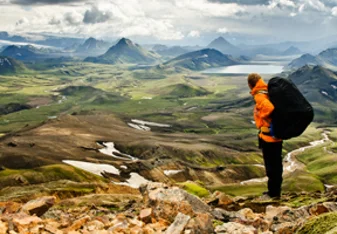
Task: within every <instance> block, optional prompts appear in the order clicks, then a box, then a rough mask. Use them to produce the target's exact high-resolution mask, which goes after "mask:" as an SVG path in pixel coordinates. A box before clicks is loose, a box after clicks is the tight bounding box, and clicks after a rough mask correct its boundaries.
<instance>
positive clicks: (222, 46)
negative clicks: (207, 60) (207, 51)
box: [207, 37, 241, 55]
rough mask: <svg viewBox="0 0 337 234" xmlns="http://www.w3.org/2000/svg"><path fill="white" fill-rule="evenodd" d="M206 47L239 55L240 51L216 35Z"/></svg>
mask: <svg viewBox="0 0 337 234" xmlns="http://www.w3.org/2000/svg"><path fill="white" fill-rule="evenodd" d="M207 48H211V49H216V50H219V51H220V52H222V53H224V54H231V55H239V54H240V53H241V50H240V49H239V48H238V47H236V46H234V45H232V44H231V43H229V42H228V41H227V40H226V39H225V38H223V37H218V38H217V39H215V40H214V41H212V42H211V43H210V44H209V45H208V46H207Z"/></svg>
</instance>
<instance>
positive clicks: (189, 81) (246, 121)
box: [0, 62, 337, 195]
mask: <svg viewBox="0 0 337 234" xmlns="http://www.w3.org/2000/svg"><path fill="white" fill-rule="evenodd" d="M266 78H267V79H268V78H270V77H268V76H267V77H266ZM71 86H74V87H79V88H71V89H67V87H71ZM0 91H1V94H0V105H1V106H6V105H8V104H11V103H20V104H28V105H30V106H31V108H30V109H28V110H22V111H17V112H13V113H10V114H6V115H0V137H2V138H4V139H5V138H6V135H5V134H7V136H10V135H13V134H14V135H15V133H17V132H18V131H22V130H25V131H26V130H27V129H31V128H33V127H35V126H39V125H41V124H45V125H46V126H48V124H54V123H57V121H59V122H60V125H62V124H65V125H66V124H67V123H68V124H69V126H66V127H68V128H73V127H74V126H76V127H77V125H79V124H80V123H81V124H82V125H81V127H82V128H83V129H85V130H86V131H87V132H86V134H88V133H89V132H90V134H92V135H93V136H92V138H90V139H88V137H87V138H86V139H84V136H83V139H81V143H82V144H84V143H85V144H87V145H90V147H92V144H94V143H95V142H94V139H96V140H98V139H99V138H98V137H96V136H94V135H95V134H96V135H100V136H104V137H105V139H107V138H109V137H110V138H112V139H114V138H116V141H117V142H118V147H119V149H122V150H123V152H126V153H129V154H136V155H137V156H139V157H144V160H145V159H146V160H148V159H151V158H153V157H155V158H156V157H158V158H160V157H163V156H168V157H171V158H174V160H181V161H184V162H185V163H188V165H193V166H199V167H200V168H213V169H212V170H215V169H214V168H216V167H224V168H225V169H226V170H227V172H226V173H227V174H226V173H223V174H221V173H220V172H214V171H212V173H213V174H212V176H210V178H213V176H214V175H216V176H217V178H222V179H226V176H227V177H235V178H234V179H233V180H239V179H244V178H246V179H249V178H252V177H262V176H264V173H263V169H262V168H257V167H256V166H254V165H253V164H261V163H262V162H263V160H262V157H261V153H260V152H259V150H258V149H257V136H256V135H257V130H256V129H255V125H254V124H253V123H252V120H253V118H252V111H253V100H252V98H251V97H250V94H249V90H248V87H247V82H246V77H245V76H225V75H216V74H214V75H206V74H201V73H195V72H190V71H186V70H184V71H182V72H176V71H166V70H165V71H164V70H163V71H159V70H158V69H139V68H130V67H127V66H112V65H99V64H91V63H82V62H72V63H64V64H62V65H60V64H55V65H52V64H45V65H40V66H36V67H35V70H29V71H27V73H25V74H19V75H14V76H0ZM0 114H1V113H0ZM67 115H72V116H80V117H79V118H78V119H75V118H74V119H71V120H67V118H65V119H66V120H65V121H69V122H62V121H64V119H63V118H62V117H64V116H67ZM110 115H113V116H115V117H116V118H117V119H119V121H121V122H122V124H123V131H124V133H125V134H126V135H128V134H129V135H133V136H132V137H129V138H128V137H126V136H125V139H123V140H124V141H123V140H121V139H119V138H118V137H116V136H117V135H118V131H112V130H110V132H108V130H109V129H105V130H104V129H103V128H104V127H105V128H108V126H109V122H108V121H110V120H109V118H107V120H102V119H100V118H99V117H97V122H99V121H100V123H95V121H94V120H92V119H91V118H92V116H110ZM87 116H88V117H87ZM89 116H90V117H89ZM131 119H141V120H146V121H152V122H157V123H161V124H169V125H171V127H170V128H158V127H153V128H152V131H153V135H151V136H150V135H141V133H139V136H138V137H140V139H142V140H139V139H138V140H137V136H136V135H137V134H135V131H136V130H132V131H131V130H130V128H126V127H127V125H126V124H127V123H128V122H130V120H131ZM53 121H54V122H53ZM105 121H106V122H105ZM77 122H78V123H77ZM95 124H98V125H100V124H101V125H105V126H96V125H95ZM119 124H120V123H119ZM83 126H85V127H83ZM317 126H318V124H313V125H312V126H310V127H309V128H308V130H307V131H306V132H305V134H303V135H302V136H301V137H298V138H296V139H293V140H290V141H286V142H285V143H284V154H286V153H287V152H289V151H291V150H293V149H296V148H299V147H302V146H304V145H307V144H308V142H310V141H313V140H318V139H321V133H322V131H323V130H322V129H317ZM57 127H59V126H57ZM62 127H63V126H62ZM100 127H101V128H102V129H100V130H99V131H97V132H95V128H100ZM113 127H115V125H113ZM331 130H332V133H331V138H334V139H337V133H336V130H335V129H331ZM129 131H130V132H129ZM33 134H36V133H35V132H34V131H33ZM72 134H73V135H74V136H76V134H78V131H74V133H72ZM81 134H82V132H81ZM109 134H110V135H109ZM56 137H61V136H59V135H56V136H53V137H50V139H47V137H46V139H43V140H45V141H46V144H52V141H53V140H54V141H55V139H57V138H56ZM62 137H63V138H66V137H64V136H62ZM67 137H68V136H67ZM95 137H96V138H95ZM110 138H109V139H110ZM13 139H14V138H13ZM27 139H34V138H28V137H27ZM14 140H15V139H14ZM39 140H40V138H39ZM71 140H73V138H69V141H71ZM89 140H90V141H91V142H90V141H89ZM26 141H28V140H26V139H25V140H24V142H26ZM130 142H131V143H130ZM132 142H134V143H132ZM6 143H7V142H6ZM60 144H64V147H67V146H66V144H70V143H69V142H68V143H67V142H66V141H65V142H63V141H62V142H60ZM62 146H63V145H62ZM69 147H70V148H71V147H73V146H71V145H69ZM76 147H79V146H76ZM336 148H337V147H335V146H331V147H330V146H329V148H328V149H330V150H331V151H337V150H336ZM13 150H14V149H13ZM15 150H18V149H15ZM76 150H78V149H76ZM76 150H74V152H71V153H72V154H73V155H74V154H80V151H76ZM7 152H10V151H7ZM13 152H14V151H13ZM18 152H19V151H18ZM18 152H15V154H14V153H13V154H14V155H17V154H18ZM32 152H34V151H33V150H32ZM41 152H44V153H46V152H47V151H41ZM59 153H64V152H63V151H60V152H58V151H57V154H58V156H57V160H56V161H57V162H59V157H60V154H59ZM55 154H56V153H55ZM93 155H96V154H92V155H90V157H93ZM25 157H26V155H25ZM27 157H28V156H27ZM81 157H82V156H81ZM40 158H41V157H39V159H40ZM82 158H85V157H84V156H83V157H82ZM299 159H300V160H301V161H302V162H304V163H305V164H306V165H307V170H308V171H306V172H301V173H299V174H298V175H297V176H296V177H290V178H286V179H285V183H284V184H285V190H288V191H295V190H310V191H312V190H322V189H323V187H322V182H324V183H337V180H336V175H335V174H336V173H334V171H333V168H336V165H335V164H333V163H332V164H331V162H334V161H335V159H334V157H333V156H332V155H331V154H330V153H327V152H326V151H324V150H323V149H322V148H321V147H319V148H317V149H313V150H310V151H306V152H305V153H303V154H301V155H299ZM53 162H54V163H55V161H53ZM200 168H199V169H200ZM49 169H50V168H49ZM49 169H48V167H45V166H42V167H38V171H41V172H42V173H46V174H48V176H47V177H46V178H47V179H48V180H53V179H55V178H57V179H70V180H73V181H78V180H80V181H82V179H83V178H85V179H88V178H87V177H86V176H84V175H79V173H78V172H76V173H75V175H76V176H75V177H76V178H68V176H67V175H69V173H68V169H65V168H63V169H62V173H61V174H62V175H63V176H61V177H58V176H59V175H60V174H57V173H56V174H55V170H54V169H55V168H54V167H52V169H53V170H49ZM150 169H152V168H150ZM58 170H59V169H57V171H58ZM60 170H61V169H60ZM210 170H211V169H210ZM231 170H232V171H235V172H237V173H238V174H240V176H241V177H240V176H238V175H235V176H233V175H232V174H228V173H229V172H230V171H231ZM20 173H22V175H23V176H24V178H25V179H26V180H27V181H28V182H29V183H33V182H34V181H33V180H32V175H33V177H35V176H37V178H40V176H38V175H37V174H34V173H33V174H32V172H31V171H29V170H28V171H26V170H23V171H19V172H18V171H16V170H14V171H13V170H11V169H6V170H4V171H2V172H0V181H2V182H3V184H6V183H9V182H8V181H10V180H9V179H8V178H12V177H13V176H14V177H17V174H20ZM208 176H209V175H208ZM188 178H189V177H188ZM193 178H194V177H193ZM210 178H207V176H204V177H202V178H201V179H203V182H204V183H205V182H206V183H207V182H210ZM189 179H190V178H189ZM231 181H232V180H231ZM231 181H229V182H231ZM296 181H301V183H300V184H296V183H295V182H296ZM307 181H311V182H312V183H311V185H310V186H305V184H306V183H307ZM218 185H219V183H218V184H217V185H216V186H215V187H212V190H213V189H219V190H221V191H224V192H226V193H228V194H231V195H246V194H247V195H253V194H260V193H261V192H262V191H264V190H265V189H266V186H265V184H258V185H249V186H248V185H245V186H238V185H237V184H235V185H233V184H229V185H227V186H218ZM185 186H187V188H188V189H191V192H192V193H193V192H194V190H195V187H194V186H192V187H191V186H190V184H186V185H185ZM197 190H198V192H199V188H197Z"/></svg>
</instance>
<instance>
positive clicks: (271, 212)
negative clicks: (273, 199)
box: [266, 205, 290, 222]
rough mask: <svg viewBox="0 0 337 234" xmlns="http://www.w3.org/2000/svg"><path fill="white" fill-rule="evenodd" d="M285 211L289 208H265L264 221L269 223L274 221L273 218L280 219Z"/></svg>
mask: <svg viewBox="0 0 337 234" xmlns="http://www.w3.org/2000/svg"><path fill="white" fill-rule="evenodd" d="M287 210H290V208H289V207H287V206H279V207H275V206H271V205H269V206H267V208H266V219H267V220H268V221H269V222H271V221H273V220H274V217H280V216H282V215H283V213H284V212H285V211H287Z"/></svg>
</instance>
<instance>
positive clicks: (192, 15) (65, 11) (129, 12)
mask: <svg viewBox="0 0 337 234" xmlns="http://www.w3.org/2000/svg"><path fill="white" fill-rule="evenodd" d="M0 20H1V23H0V31H8V32H10V33H13V34H14V33H15V34H27V33H48V34H62V35H71V36H78V37H89V36H93V37H97V38H105V39H114V38H120V37H129V38H131V39H136V40H138V41H141V42H142V43H146V42H149V43H154V42H159V41H161V42H166V43H167V44H187V43H188V44H191V43H192V44H201V45H203V44H207V42H209V40H210V39H212V38H214V37H216V36H220V35H222V36H225V37H227V38H229V39H230V41H232V42H234V43H235V41H236V42H237V44H238V43H241V42H245V43H255V44H258V43H259V42H261V43H265V42H275V41H284V40H297V41H299V40H304V41H308V40H314V39H319V38H322V37H327V36H333V35H334V34H335V32H336V30H337V0H104V1H103V0H37V1H34V0H0Z"/></svg>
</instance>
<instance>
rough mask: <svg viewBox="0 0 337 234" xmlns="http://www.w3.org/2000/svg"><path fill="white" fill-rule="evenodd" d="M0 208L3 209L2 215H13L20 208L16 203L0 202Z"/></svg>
mask: <svg viewBox="0 0 337 234" xmlns="http://www.w3.org/2000/svg"><path fill="white" fill-rule="evenodd" d="M0 207H1V208H2V209H3V210H2V214H14V213H16V212H17V211H18V210H19V209H20V208H21V204H19V203H16V202H0Z"/></svg>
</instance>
